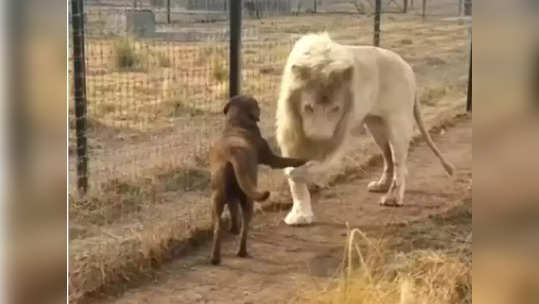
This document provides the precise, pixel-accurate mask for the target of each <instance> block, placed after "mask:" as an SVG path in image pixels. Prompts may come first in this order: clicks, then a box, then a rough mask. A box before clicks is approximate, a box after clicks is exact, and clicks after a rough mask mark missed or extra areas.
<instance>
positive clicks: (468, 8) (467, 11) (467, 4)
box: [464, 0, 472, 16]
mask: <svg viewBox="0 0 539 304" xmlns="http://www.w3.org/2000/svg"><path fill="white" fill-rule="evenodd" d="M464 15H466V16H471V15H472V0H464Z"/></svg>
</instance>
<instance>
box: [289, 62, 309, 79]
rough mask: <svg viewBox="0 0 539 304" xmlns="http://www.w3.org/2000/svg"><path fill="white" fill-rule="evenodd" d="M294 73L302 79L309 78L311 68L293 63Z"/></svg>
mask: <svg viewBox="0 0 539 304" xmlns="http://www.w3.org/2000/svg"><path fill="white" fill-rule="evenodd" d="M292 73H294V75H296V77H298V78H299V79H301V80H307V79H309V76H310V71H309V68H307V67H304V66H301V65H297V64H294V65H292Z"/></svg>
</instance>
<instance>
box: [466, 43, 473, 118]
mask: <svg viewBox="0 0 539 304" xmlns="http://www.w3.org/2000/svg"><path fill="white" fill-rule="evenodd" d="M472 61H473V60H472V47H471V46H470V71H469V73H468V96H467V97H468V100H467V101H466V111H468V112H471V111H472Z"/></svg>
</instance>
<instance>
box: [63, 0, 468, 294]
mask: <svg viewBox="0 0 539 304" xmlns="http://www.w3.org/2000/svg"><path fill="white" fill-rule="evenodd" d="M254 2H256V4H257V5H259V6H258V7H255V12H254V13H253V11H252V10H253V8H252V7H251V5H252V4H249V3H252V1H246V0H244V11H243V15H244V16H245V19H244V22H243V28H242V48H241V54H242V55H241V56H242V74H241V77H242V82H241V83H242V87H241V91H242V93H243V94H249V95H253V96H255V97H256V98H257V99H258V100H259V102H260V104H261V108H262V117H261V123H260V126H261V130H262V133H263V134H264V135H265V137H267V138H269V141H270V143H271V144H272V145H273V148H274V150H275V151H276V152H277V151H278V150H277V149H276V146H275V143H274V139H273V133H274V122H275V120H274V115H275V107H276V102H277V98H278V91H279V86H280V79H281V74H282V69H283V67H284V65H285V62H286V59H287V56H288V54H289V52H290V50H291V48H292V46H293V44H294V42H295V41H296V40H297V39H298V38H299V37H301V36H302V35H303V34H306V33H309V32H319V31H328V32H329V33H330V35H331V36H332V37H333V39H335V40H336V41H338V42H340V43H345V44H354V45H371V44H372V41H373V34H374V33H373V19H374V18H373V16H372V11H370V9H371V7H372V8H374V0H372V1H368V0H366V1H340V0H317V1H316V2H315V1H280V0H279V1H278V0H275V1H270V0H268V1H254ZM254 2H253V3H254ZM460 2H461V1H459V0H430V1H427V4H428V7H427V17H428V18H427V19H426V20H423V19H422V18H421V12H422V8H421V4H422V1H420V0H415V1H412V0H409V2H408V12H407V14H403V13H402V9H403V1H386V0H383V1H382V11H383V12H384V13H385V14H384V15H382V18H381V34H380V46H381V47H384V48H388V49H392V50H395V51H396V52H398V53H399V54H401V55H402V56H403V57H404V58H405V59H406V60H407V61H408V62H410V63H411V64H412V65H413V66H414V69H415V70H416V74H417V76H418V79H419V84H420V86H421V89H422V90H423V92H424V93H423V96H424V98H423V99H424V103H426V106H432V107H433V109H434V108H435V107H439V106H440V105H439V104H429V100H431V99H433V98H436V97H439V96H442V95H443V94H446V93H447V92H449V91H450V90H451V88H453V87H457V88H460V87H463V88H465V82H466V81H465V79H460V78H458V77H460V75H461V74H459V73H460V72H459V71H460V70H462V75H467V65H466V64H467V62H468V61H467V59H466V58H468V57H467V56H468V55H469V51H468V49H467V45H468V42H467V41H468V39H469V38H468V32H467V30H468V28H469V26H468V25H467V24H460V23H457V22H455V21H451V18H454V17H457V15H458V14H459V3H460ZM315 3H316V4H315ZM227 5H228V4H227V1H217V0H215V1H191V0H189V1H187V0H184V1H180V0H178V1H175V0H170V15H171V18H170V19H171V22H170V23H169V22H168V20H167V15H168V14H169V12H168V8H167V1H166V0H164V1H143V0H139V1H132V0H125V1H121V0H117V1H114V0H85V1H84V9H85V33H84V34H85V49H86V56H85V63H86V104H87V113H86V119H87V128H88V129H87V131H86V136H87V143H88V160H89V162H88V184H89V194H88V195H87V196H86V197H84V198H80V197H76V194H75V193H74V192H76V191H75V189H76V187H75V186H76V184H75V183H76V180H77V178H76V166H77V158H76V134H75V132H74V130H75V122H76V119H75V109H74V106H73V105H74V101H73V100H70V106H69V120H70V132H69V150H70V151H69V153H70V164H69V165H70V170H69V176H70V189H72V190H71V195H73V198H74V199H73V200H72V201H71V204H70V226H71V227H70V231H71V233H70V238H71V240H72V243H70V244H71V245H73V246H72V248H73V250H74V251H73V252H75V253H74V254H75V255H76V254H77V253H76V252H77V250H80V251H81V252H82V251H84V252H92V254H93V255H103V256H112V255H113V253H111V252H112V251H114V250H117V248H116V247H114V246H112V245H111V244H117V243H118V240H124V239H127V238H130V237H133V234H136V235H137V238H138V239H139V240H145V241H144V242H143V243H144V244H145V246H149V248H153V247H152V246H154V245H155V244H154V245H152V244H153V243H152V242H151V241H148V240H146V239H145V238H146V237H147V235H146V234H145V233H146V232H148V231H151V233H150V232H148V233H150V234H151V235H152V237H156V235H157V232H156V231H157V230H158V231H159V233H160V235H161V236H160V237H162V238H165V237H168V238H173V239H179V238H182V237H184V236H185V235H186V234H188V233H189V232H190V231H192V229H193V227H194V226H200V225H205V224H208V221H209V216H208V213H207V210H208V208H209V207H208V206H209V203H208V202H207V200H208V195H209V191H208V189H209V180H210V176H209V171H208V151H209V145H210V143H211V142H212V140H213V139H215V138H216V137H217V136H219V134H220V132H221V130H222V127H223V116H222V109H223V106H224V104H225V103H226V102H227V99H228V80H229V78H228V77H229V74H228V58H229V54H228V52H229V20H228V12H227V10H226V8H227ZM256 9H259V10H260V12H259V14H258V16H257V13H256ZM390 13H391V14H390ZM393 13H394V14H393ZM445 19H448V20H445ZM70 30H71V27H70ZM70 50H71V51H72V50H73V48H72V46H70ZM70 60H71V63H70V65H69V66H70V73H69V74H70V76H71V77H70V82H71V83H70V86H71V88H73V73H72V67H73V64H72V60H73V54H71V56H70ZM465 65H466V67H464V66H465ZM455 79H457V80H455ZM461 82H462V83H461ZM457 91H458V90H457ZM459 92H460V91H459ZM462 92H465V89H463V90H462ZM463 94H464V93H463ZM71 96H72V95H71ZM261 174H262V176H261V177H260V180H261V183H262V185H264V187H265V188H267V189H270V190H272V189H276V188H279V187H281V186H282V182H283V179H282V173H279V172H277V173H275V171H273V173H272V172H271V171H270V170H264V169H262V170H261ZM271 174H273V175H271ZM270 175H271V177H270ZM276 176H279V178H277V177H276ZM156 229H157V230H156ZM159 229H161V230H162V229H165V230H166V231H165V232H164V231H161V230H159ZM152 240H153V239H152ZM141 242H142V241H141ZM156 242H157V241H156ZM122 244H123V245H122V246H124V245H125V244H127V243H122ZM126 246H127V245H126ZM155 246H157V245H155ZM100 261H101V263H102V260H100ZM111 263H112V262H111ZM73 265H75V266H73V268H71V267H70V269H73V271H77V266H76V265H77V264H76V263H75V264H73ZM101 266H103V265H101ZM81 267H82V266H81ZM88 267H89V266H88ZM105 268H106V267H105ZM91 269H93V268H91V267H89V268H84V269H82V268H81V269H78V270H80V273H81V274H80V275H81V276H82V275H83V274H84V275H88V274H87V273H86V274H85V271H88V272H91V271H93V270H91ZM95 269H98V270H99V269H100V268H99V267H96V268H95ZM70 271H71V270H70ZM97 276H98V277H99V278H100V279H99V280H101V281H106V280H107V278H106V276H105V275H104V274H99V275H97ZM74 278H75V279H74V280H76V276H75V277H74ZM70 284H72V283H71V282H70ZM84 284H86V283H84ZM84 284H82V285H77V286H75V287H73V286H72V288H74V289H71V290H72V291H73V292H76V291H77V290H78V291H81V290H85V289H86V288H89V287H87V286H85V285H84Z"/></svg>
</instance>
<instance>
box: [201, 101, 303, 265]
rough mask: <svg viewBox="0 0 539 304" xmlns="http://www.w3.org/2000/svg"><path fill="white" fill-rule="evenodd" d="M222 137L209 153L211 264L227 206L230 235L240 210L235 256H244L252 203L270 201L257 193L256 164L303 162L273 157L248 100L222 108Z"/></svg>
mask: <svg viewBox="0 0 539 304" xmlns="http://www.w3.org/2000/svg"><path fill="white" fill-rule="evenodd" d="M224 113H225V115H226V123H225V129H224V132H223V136H222V137H221V138H220V139H219V140H217V141H216V142H215V143H214V145H213V147H212V149H211V151H210V169H211V179H212V181H211V187H212V200H213V202H212V203H213V212H212V213H213V214H212V219H213V248H212V255H211V263H212V264H214V265H217V264H219V263H220V261H221V253H220V248H221V213H222V212H223V209H224V206H225V204H228V209H229V211H230V217H231V228H230V231H231V232H232V233H234V234H238V232H239V227H238V213H239V210H238V203H239V205H240V206H241V208H242V214H243V225H242V231H241V241H240V247H239V250H238V256H240V257H245V256H247V248H246V241H247V231H248V228H249V221H250V220H251V217H252V215H253V201H263V200H265V199H267V198H268V197H269V192H268V191H262V192H260V191H258V190H257V188H256V187H257V173H258V164H264V165H269V166H271V167H272V168H280V169H282V168H286V167H298V166H301V165H303V164H304V163H305V161H303V160H299V159H292V158H283V157H279V156H277V155H275V154H273V153H272V151H271V149H270V147H269V145H268V143H267V142H266V140H265V139H264V138H262V135H261V134H260V130H259V129H258V125H257V122H258V121H259V117H260V108H259V107H258V103H257V101H256V100H255V99H254V98H252V97H249V96H236V97H234V98H232V99H231V100H230V101H229V102H228V104H227V105H226V106H225V109H224Z"/></svg>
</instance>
